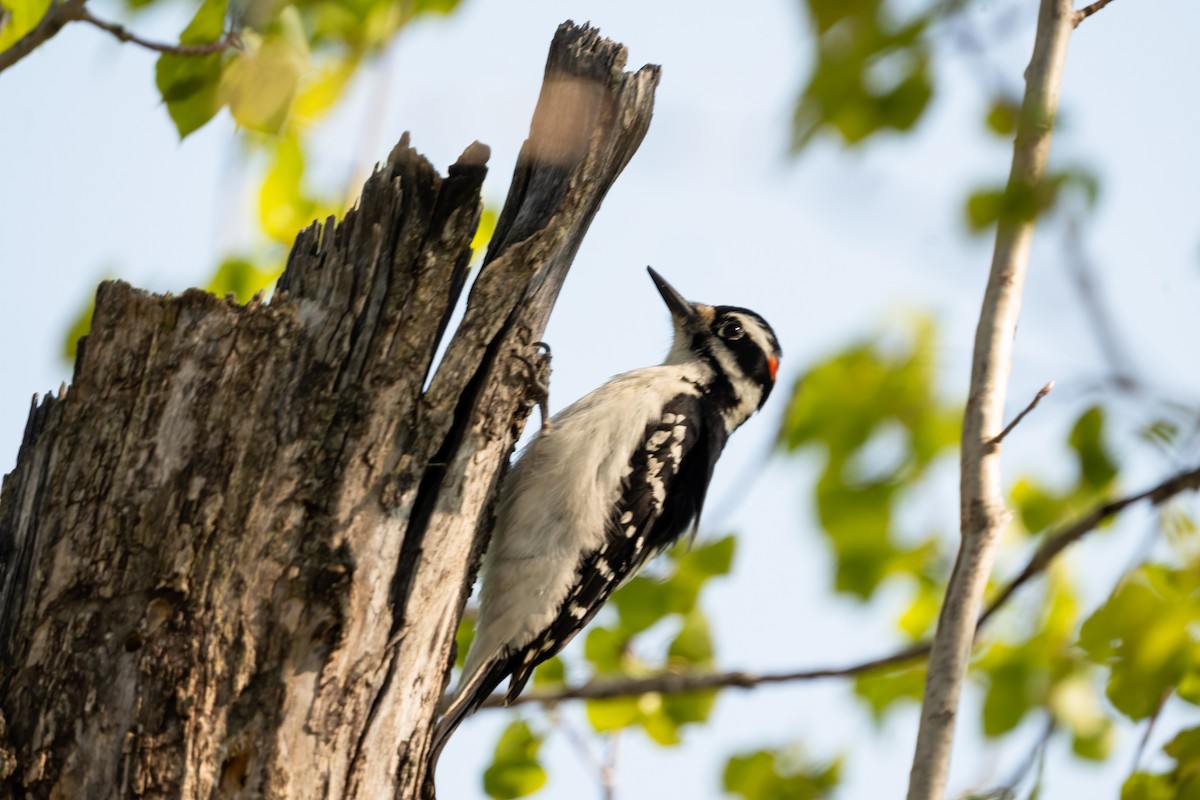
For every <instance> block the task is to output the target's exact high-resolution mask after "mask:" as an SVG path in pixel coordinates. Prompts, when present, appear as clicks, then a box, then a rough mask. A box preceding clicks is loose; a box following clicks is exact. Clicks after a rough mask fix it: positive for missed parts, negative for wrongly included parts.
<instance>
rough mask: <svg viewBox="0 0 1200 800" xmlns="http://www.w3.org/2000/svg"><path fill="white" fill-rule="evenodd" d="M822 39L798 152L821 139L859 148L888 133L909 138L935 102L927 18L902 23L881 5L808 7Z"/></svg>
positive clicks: (795, 136)
mask: <svg viewBox="0 0 1200 800" xmlns="http://www.w3.org/2000/svg"><path fill="white" fill-rule="evenodd" d="M806 4H807V6H808V9H809V12H810V16H811V17H812V20H813V23H814V28H815V29H816V32H817V46H816V48H815V51H814V54H815V57H816V63H815V64H814V65H813V68H812V72H811V74H810V76H809V79H808V82H807V84H806V85H805V87H804V89H803V91H802V93H801V95H800V98H799V100H798V101H797V103H796V109H795V112H794V114H793V118H792V150H793V152H798V151H799V150H801V149H802V148H804V147H805V146H806V145H807V144H808V143H809V142H810V141H812V140H813V138H814V137H815V136H816V135H817V134H819V133H822V132H828V133H833V134H836V135H837V136H839V137H840V138H841V140H842V142H844V143H845V144H847V145H855V144H858V143H860V142H863V141H865V140H866V139H867V138H869V137H871V136H873V135H875V134H877V133H879V132H881V131H885V130H901V131H904V130H909V129H911V128H912V127H913V126H914V125H915V124H916V123H917V121H918V120H919V119H920V118H921V116H922V115H923V114H924V112H925V109H926V108H927V107H928V105H929V101H930V99H931V98H932V96H933V83H932V74H933V73H932V71H931V70H930V68H929V56H930V53H929V47H928V44H927V43H926V41H925V36H924V34H925V29H926V27H927V25H928V23H929V21H930V19H931V17H930V16H928V15H920V16H915V17H912V18H911V19H909V20H907V21H904V22H899V23H897V22H896V21H894V19H893V17H894V14H893V12H894V9H892V8H890V7H885V4H884V3H882V2H878V1H877V0H868V1H867V2H829V0H807V3H806Z"/></svg>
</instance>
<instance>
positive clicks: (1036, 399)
mask: <svg viewBox="0 0 1200 800" xmlns="http://www.w3.org/2000/svg"><path fill="white" fill-rule="evenodd" d="M1053 388H1054V381H1050V382H1049V383H1047V384H1046V385H1045V386H1043V387H1042V388H1041V389H1039V390H1038V393H1037V394H1035V395H1034V396H1033V399H1032V400H1030V401H1029V405H1027V406H1025V409H1024V410H1023V411H1022V412H1021V413H1020V414H1017V416H1016V417H1015V418H1013V421H1012V422H1010V423H1008V425H1006V426H1005V427H1004V430H1002V431H1000V433H998V434H996V437H995V438H994V439H992V446H993V447H995V446H996V445H998V444H1000V443H1001V442H1003V441H1004V437H1005V436H1008V434H1010V433H1012V429H1013V428H1015V427H1017V425H1019V424H1020V423H1021V420H1023V419H1025V415H1026V414H1028V413H1029V412H1030V411H1033V410H1034V409H1035V408H1037V404H1038V403H1040V402H1042V398H1043V397H1045V396H1046V395H1048V394H1050V390H1051V389H1053Z"/></svg>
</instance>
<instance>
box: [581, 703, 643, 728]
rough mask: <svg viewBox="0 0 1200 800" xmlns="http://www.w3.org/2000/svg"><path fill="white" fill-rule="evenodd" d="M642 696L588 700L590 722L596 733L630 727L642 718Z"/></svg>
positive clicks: (587, 708) (586, 705)
mask: <svg viewBox="0 0 1200 800" xmlns="http://www.w3.org/2000/svg"><path fill="white" fill-rule="evenodd" d="M640 701H641V698H640V697H612V698H606V699H603V700H588V701H587V703H586V704H585V708H586V710H587V718H588V722H590V723H591V724H592V729H593V730H595V731H596V733H608V732H609V731H618V730H621V729H622V728H628V727H629V726H630V725H633V724H634V723H636V722H637V721H638V720H640V719H641V716H642V710H641V706H640V705H639V703H640Z"/></svg>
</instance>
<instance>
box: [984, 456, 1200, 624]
mask: <svg viewBox="0 0 1200 800" xmlns="http://www.w3.org/2000/svg"><path fill="white" fill-rule="evenodd" d="M1196 489H1200V466H1198V467H1196V468H1194V469H1190V470H1187V471H1185V472H1180V473H1177V474H1176V475H1174V476H1172V477H1170V478H1168V479H1167V480H1165V481H1163V482H1162V483H1160V484H1158V485H1157V486H1155V487H1154V488H1152V489H1147V490H1146V491H1144V492H1138V493H1137V494H1134V495H1130V496H1128V497H1122V498H1121V499H1119V500H1113V501H1111V502H1108V503H1104V504H1103V505H1101V506H1097V507H1096V508H1094V509H1093V510H1092V511H1090V512H1089V513H1087V514H1085V515H1084V516H1082V517H1080V518H1079V519H1078V520H1076V521H1075V522H1074V523H1072V524H1071V525H1068V526H1067V527H1066V528H1062V529H1061V530H1059V531H1058V532H1057V533H1054V534H1052V535H1050V536H1048V537H1046V539H1045V540H1044V541H1043V542H1042V545H1041V547H1039V548H1038V549H1037V552H1035V553H1034V554H1033V557H1032V558H1030V559H1029V563H1028V564H1026V565H1025V569H1023V570H1021V572H1020V573H1019V574H1018V575H1017V577H1015V578H1013V579H1012V580H1011V581H1010V582H1009V583H1008V585H1007V586H1005V587H1004V590H1003V591H1001V592H1000V594H998V595H996V598H995V599H994V600H993V601H992V603H991V605H990V606H988V609H987V610H986V611H985V612H984V613H983V614H982V615H981V616H980V618H979V624H980V625H982V624H983V623H984V622H986V621H987V620H988V618H990V617H991V616H992V615H993V614H994V613H996V611H997V610H999V608H1000V607H1001V606H1003V605H1004V603H1006V602H1007V601H1008V599H1009V597H1011V596H1012V594H1013V593H1014V592H1016V591H1017V589H1020V588H1021V586H1023V585H1024V584H1025V583H1026V582H1028V581H1029V579H1030V578H1033V577H1034V576H1035V575H1037V574H1038V573H1040V572H1043V571H1044V570H1045V569H1046V567H1048V566H1050V562H1051V561H1053V560H1054V557H1055V556H1057V555H1058V554H1059V553H1061V552H1062V551H1063V550H1066V549H1067V547H1068V546H1069V545H1071V544H1073V543H1075V542H1077V541H1079V540H1080V539H1082V538H1083V536H1084V535H1085V534H1087V533H1088V532H1089V531H1092V530H1094V529H1095V528H1097V527H1098V526H1099V525H1100V524H1101V523H1102V522H1104V521H1105V520H1107V519H1109V518H1111V517H1114V516H1116V515H1117V514H1119V513H1121V512H1122V511H1124V510H1125V509H1126V508H1128V507H1129V506H1131V505H1133V504H1134V503H1138V502H1141V501H1142V500H1149V501H1150V502H1151V503H1153V504H1154V505H1156V506H1157V505H1161V504H1162V503H1164V502H1165V501H1167V500H1168V499H1170V498H1172V497H1174V496H1175V495H1177V494H1180V493H1181V492H1184V491H1195V490H1196Z"/></svg>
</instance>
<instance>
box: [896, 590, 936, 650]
mask: <svg viewBox="0 0 1200 800" xmlns="http://www.w3.org/2000/svg"><path fill="white" fill-rule="evenodd" d="M941 607H942V592H941V590H940V588H939V587H938V586H936V585H935V584H933V583H932V582H931V581H921V582H919V583H918V584H917V591H916V593H915V594H914V595H913V599H912V602H910V603H909V604H908V608H907V609H905V610H904V613H903V614H901V615H900V617H899V619H898V620H897V621H896V622H897V624H898V625H899V626H900V630H902V631H904V634H905V635H906V636H908V638H909V639H912V640H914V641H915V640H917V639H920V638H921V637H922V636H924V635H925V634H926V633H927V632H928V631H930V630H931V629H932V628H933V624H934V622H936V621H937V616H938V611H939V610H941Z"/></svg>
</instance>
